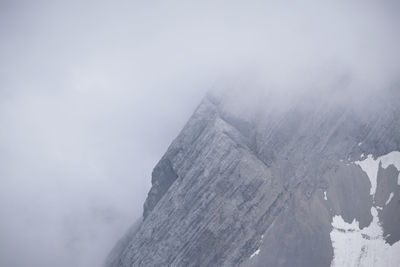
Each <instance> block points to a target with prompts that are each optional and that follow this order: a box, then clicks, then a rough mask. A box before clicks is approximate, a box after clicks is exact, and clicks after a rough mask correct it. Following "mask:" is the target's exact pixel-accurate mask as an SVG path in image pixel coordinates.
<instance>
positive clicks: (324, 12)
mask: <svg viewBox="0 0 400 267" xmlns="http://www.w3.org/2000/svg"><path fill="white" fill-rule="evenodd" d="M399 11H400V10H399V6H398V4H397V3H396V2H395V1H392V2H391V1H386V2H385V3H383V1H317V0H313V1H311V0H306V1H290V3H289V2H286V3H283V2H282V1H199V2H197V3H190V2H187V1H109V2H98V1H96V2H94V1H93V2H84V1H76V2H74V1H57V4H55V2H54V1H48V2H45V1H2V2H1V3H0V39H1V42H0V125H1V130H0V217H1V221H0V236H1V239H0V265H1V266H41V267H43V266H44V267H46V266H60V267H63V266H77V267H79V266H98V265H99V264H101V262H102V260H103V259H104V257H105V256H106V254H107V252H108V250H109V249H110V248H111V247H112V246H113V244H114V242H115V241H116V240H117V239H118V237H119V236H120V235H122V233H123V232H124V231H125V230H126V229H127V227H128V226H129V224H130V223H132V222H133V221H134V219H136V218H139V216H140V215H141V212H142V203H143V201H144V198H145V196H146V193H147V191H148V190H149V187H150V175H151V170H152V167H153V166H154V165H155V163H156V162H157V160H158V159H159V158H160V157H161V155H162V154H163V152H164V151H165V150H166V148H167V146H168V144H169V143H170V142H171V140H172V139H173V138H174V137H175V136H176V135H177V133H178V132H179V130H180V129H181V127H182V126H183V124H184V122H185V121H186V120H187V118H188V117H189V116H190V114H191V112H192V111H193V110H194V108H195V107H196V105H197V103H198V102H199V101H200V99H201V98H202V96H203V95H204V94H205V92H206V91H208V90H210V89H212V88H215V87H219V86H220V85H221V84H224V86H228V87H232V88H234V87H239V88H243V90H239V92H240V94H242V96H244V95H247V94H249V91H247V90H246V89H247V88H246V86H254V87H259V88H262V90H267V92H268V93H272V94H277V95H283V96H285V97H286V96H300V95H303V94H309V93H312V94H326V93H327V92H328V91H327V90H328V89H329V90H339V89H341V90H342V91H345V93H344V94H347V93H348V94H347V95H348V96H351V97H356V96H357V95H363V94H364V95H365V94H366V93H367V92H378V91H379V90H383V89H384V88H390V87H393V86H396V84H397V78H398V77H399V62H400V58H399V57H400V53H398V46H399V36H400V34H399V26H400V24H399V22H398V12H399ZM326 88H328V89H326ZM238 97H241V96H238Z"/></svg>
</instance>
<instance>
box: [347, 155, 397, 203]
mask: <svg viewBox="0 0 400 267" xmlns="http://www.w3.org/2000/svg"><path fill="white" fill-rule="evenodd" d="M354 163H355V164H357V165H359V166H360V167H361V169H362V170H363V171H364V172H365V173H366V174H367V175H368V178H369V180H370V181H371V191H370V194H371V195H375V192H376V179H377V175H378V169H379V164H380V163H381V164H382V168H384V169H386V168H387V167H389V166H390V165H393V166H394V167H396V169H397V171H399V172H400V152H399V151H393V152H390V153H389V154H386V155H384V156H381V157H379V158H377V159H374V158H373V157H372V155H371V154H370V155H368V157H367V158H366V159H364V160H360V161H355V162H354ZM397 184H398V185H400V173H399V177H398V178H397Z"/></svg>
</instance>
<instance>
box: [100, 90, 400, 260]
mask: <svg viewBox="0 0 400 267" xmlns="http://www.w3.org/2000/svg"><path fill="white" fill-rule="evenodd" d="M234 99H235V98H233V100H232V99H228V100H227V99H225V98H223V97H221V96H220V95H218V94H209V95H208V96H207V97H206V98H205V99H204V100H203V101H202V103H201V104H200V105H199V107H198V108H197V109H196V111H195V112H194V114H193V115H192V117H191V118H190V120H189V121H188V123H187V124H186V126H185V127H184V129H183V130H182V131H181V133H180V134H179V135H178V137H177V138H176V139H175V140H174V141H173V142H172V144H171V145H170V147H169V148H168V151H167V152H166V153H165V155H164V156H163V157H162V159H161V160H160V162H159V163H158V164H157V166H156V167H155V168H154V171H153V175H152V188H151V190H150V192H149V194H148V198H147V199H146V202H145V204H144V213H143V221H142V222H141V223H140V225H139V226H138V227H137V228H136V229H135V231H131V233H130V234H129V235H128V236H127V237H125V239H124V240H125V241H124V242H122V243H120V244H119V245H118V248H116V249H114V252H113V253H111V255H112V256H110V257H109V259H108V262H107V266H113V267H116V266H256V267H258V266H330V263H331V261H332V257H333V249H332V244H331V240H330V236H329V233H330V231H331V230H332V226H331V221H332V217H333V216H334V215H341V216H342V217H343V218H344V220H345V221H346V222H351V221H352V220H353V219H356V220H357V221H359V222H360V227H365V226H367V225H369V223H370V222H371V220H372V216H371V213H370V209H371V206H372V203H373V199H372V196H371V195H370V194H369V192H370V190H369V189H370V187H371V184H370V182H369V179H368V177H367V175H366V174H365V173H364V172H363V171H362V170H361V168H360V167H359V166H357V165H355V164H352V162H353V161H355V160H359V159H360V156H361V154H363V153H364V154H373V155H374V156H380V155H383V154H387V153H389V152H391V151H400V105H398V104H397V103H400V102H399V97H398V96H397V95H396V96H390V97H386V96H382V97H381V98H376V99H374V100H375V102H374V104H370V102H371V101H370V100H369V99H366V100H365V101H364V102H361V103H357V104H355V106H352V105H351V104H347V105H345V106H344V107H342V106H338V105H337V104H335V103H331V102H330V101H325V100H319V102H318V101H317V102H312V105H308V104H303V103H298V102H295V101H294V102H293V103H290V105H288V108H285V109H283V110H277V109H275V108H274V106H275V105H276V103H274V102H271V101H268V100H265V101H264V102H261V103H262V104H263V105H264V108H263V109H259V108H257V109H252V108H251V105H252V103H253V102H252V101H248V102H246V101H244V103H240V104H238V103H235V100H234ZM360 107H361V108H360ZM249 110H250V111H249ZM397 175H398V172H397V170H396V169H395V168H388V169H380V171H379V175H378V188H377V194H376V200H375V201H376V202H377V203H378V204H379V205H382V202H383V204H384V202H385V201H386V200H387V199H388V196H389V194H390V192H393V193H394V197H393V200H392V201H391V202H390V203H389V205H387V206H385V205H382V206H385V208H384V209H382V210H381V211H380V212H379V216H380V219H381V220H382V221H383V228H384V230H385V234H390V236H389V237H388V240H387V242H389V243H391V244H392V243H394V242H396V241H398V240H399V239H400V217H399V214H400V200H399V199H400V186H398V185H397V180H396V177H397ZM325 194H326V199H325ZM393 214H396V215H393ZM254 253H255V254H254ZM256 254H257V255H256ZM252 255H253V257H252ZM254 255H256V256H254Z"/></svg>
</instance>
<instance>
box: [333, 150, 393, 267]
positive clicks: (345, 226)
mask: <svg viewBox="0 0 400 267" xmlns="http://www.w3.org/2000/svg"><path fill="white" fill-rule="evenodd" d="M361 157H363V155H361ZM354 163H355V164H357V165H359V166H360V167H361V169H362V170H363V171H364V172H365V173H366V174H367V176H368V179H369V180H370V182H371V190H370V194H371V195H372V196H374V197H375V193H376V187H377V176H378V169H379V165H380V164H381V166H382V168H384V169H386V168H387V167H389V165H394V166H395V167H396V169H397V170H398V171H399V172H400V152H398V151H393V152H391V153H389V154H387V155H384V156H381V157H379V158H377V159H374V158H373V156H372V155H368V157H367V158H366V159H364V160H360V161H355V162H354ZM397 183H398V184H399V185H400V174H399V177H398V180H397ZM393 196H394V194H393V193H390V195H389V198H388V200H387V201H386V204H385V205H387V204H389V203H390V201H391V200H392V198H393ZM377 209H379V210H382V209H383V208H382V207H378V206H377V207H372V208H371V215H372V222H371V223H370V225H369V226H368V227H365V228H363V229H360V227H359V223H358V221H357V220H355V219H354V220H353V221H352V222H351V223H347V222H345V221H344V220H343V218H342V217H341V216H335V217H333V218H332V226H333V229H332V231H331V233H330V237H331V241H332V247H333V252H334V257H333V260H332V263H331V266H332V267H336V266H340V267H341V266H384V267H392V266H393V267H399V266H400V265H399V263H400V242H396V243H395V244H393V245H392V246H391V245H389V244H387V243H386V242H385V239H384V237H383V229H382V227H381V224H380V222H379V218H378V210H377Z"/></svg>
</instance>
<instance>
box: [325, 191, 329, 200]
mask: <svg viewBox="0 0 400 267" xmlns="http://www.w3.org/2000/svg"><path fill="white" fill-rule="evenodd" d="M324 199H325V200H328V197H327V196H326V191H324Z"/></svg>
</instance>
